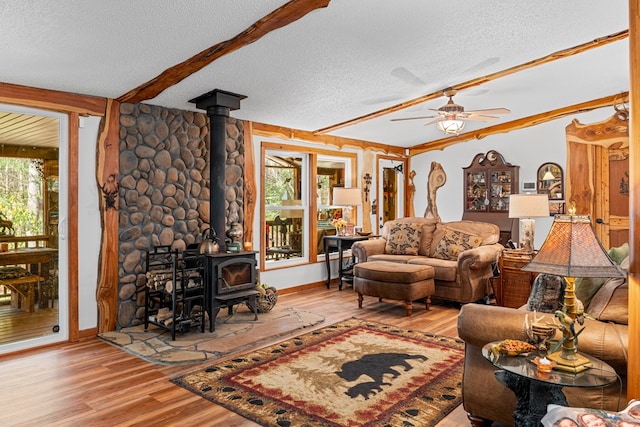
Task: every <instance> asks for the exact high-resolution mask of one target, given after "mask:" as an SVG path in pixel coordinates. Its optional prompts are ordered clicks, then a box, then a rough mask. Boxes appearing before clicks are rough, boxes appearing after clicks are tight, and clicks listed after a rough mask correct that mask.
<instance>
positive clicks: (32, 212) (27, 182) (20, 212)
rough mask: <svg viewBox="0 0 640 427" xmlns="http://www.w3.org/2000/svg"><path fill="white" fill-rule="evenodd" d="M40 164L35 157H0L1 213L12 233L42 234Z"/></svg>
mask: <svg viewBox="0 0 640 427" xmlns="http://www.w3.org/2000/svg"><path fill="white" fill-rule="evenodd" d="M42 193H43V184H42V164H41V162H39V161H38V160H34V159H21V158H7V157H0V214H2V215H4V217H5V219H6V220H9V221H11V222H12V223H13V230H14V231H13V234H14V235H15V236H37V235H42V234H44V215H43V212H44V207H43V194H42Z"/></svg>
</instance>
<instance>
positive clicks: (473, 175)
mask: <svg viewBox="0 0 640 427" xmlns="http://www.w3.org/2000/svg"><path fill="white" fill-rule="evenodd" d="M465 182H466V188H467V190H466V192H467V194H466V209H467V210H468V211H478V212H483V211H486V210H487V208H488V205H489V199H488V198H487V173H486V172H467V177H466V180H465Z"/></svg>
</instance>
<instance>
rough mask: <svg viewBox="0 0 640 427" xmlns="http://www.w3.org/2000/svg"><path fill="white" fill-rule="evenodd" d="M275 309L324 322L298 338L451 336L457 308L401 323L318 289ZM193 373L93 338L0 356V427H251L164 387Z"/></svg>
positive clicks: (459, 414)
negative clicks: (364, 329) (368, 325)
mask: <svg viewBox="0 0 640 427" xmlns="http://www.w3.org/2000/svg"><path fill="white" fill-rule="evenodd" d="M278 304H283V305H288V306H294V307H297V308H300V309H303V310H307V311H311V312H314V313H321V314H323V315H324V316H325V317H326V320H325V321H324V322H323V323H321V324H320V325H318V326H316V327H314V328H309V329H305V330H303V331H302V332H301V333H306V332H308V331H310V330H312V329H315V328H321V327H323V326H326V325H329V324H331V323H335V322H337V321H340V320H344V319H347V318H350V317H358V318H363V319H369V320H374V321H378V322H383V323H387V324H393V325H396V326H398V327H401V328H407V329H408V328H411V329H419V330H424V331H429V332H433V333H437V334H442V335H447V336H451V337H457V327H456V324H457V315H458V310H459V308H458V306H457V305H453V304H448V303H441V302H438V301H434V302H433V303H432V305H431V309H430V310H429V311H428V312H427V311H426V310H425V309H424V306H423V305H421V304H415V307H414V312H413V315H412V316H411V317H406V316H405V309H404V306H403V305H402V304H401V303H399V302H389V303H379V302H378V299H377V298H372V297H365V300H364V307H363V309H362V310H359V309H358V308H357V307H358V305H357V296H356V294H355V293H354V292H353V291H352V289H351V288H347V289H344V290H342V291H338V290H337V288H336V287H332V288H331V289H330V290H327V289H326V288H324V287H322V288H314V289H310V290H305V291H301V292H296V293H291V294H284V295H280V297H279V301H278ZM298 332H300V331H298ZM286 338H288V337H281V338H280V339H279V340H282V339H286ZM274 342H275V341H274ZM269 344H272V343H269ZM197 368H198V365H188V366H162V365H153V364H150V363H147V362H145V361H143V360H141V359H139V358H137V357H135V356H132V355H129V354H128V353H125V352H124V351H122V350H120V349H118V348H116V347H114V346H111V345H109V344H106V343H105V342H103V341H101V340H100V339H98V338H95V339H91V340H88V341H84V342H79V343H66V344H61V345H56V346H52V347H48V348H44V349H38V350H33V351H29V352H24V353H22V354H17V355H13V356H3V357H0V372H2V387H1V391H0V404H1V405H2V411H0V425H2V426H35V425H38V426H43V425H46V426H65V427H67V426H89V425H90V426H133V425H145V426H148V425H207V426H225V427H249V426H256V425H257V424H255V423H253V422H252V421H249V420H247V419H245V418H243V417H241V416H239V415H237V414H235V413H233V412H231V411H228V410H226V409H224V408H222V407H220V406H217V405H215V404H213V403H211V402H209V401H207V400H205V399H202V398H200V397H199V396H196V395H195V394H193V393H190V392H188V391H186V390H184V389H182V388H180V387H178V386H175V385H173V384H171V383H170V382H169V381H168V379H169V378H172V377H175V376H178V375H181V374H184V373H187V372H190V371H193V370H195V369H197ZM465 425H466V426H468V425H470V423H469V422H468V421H467V418H466V415H465V413H464V410H463V409H462V407H459V408H458V409H456V410H455V411H454V412H452V413H451V414H449V416H447V418H446V419H444V420H443V421H441V422H440V423H439V424H438V427H454V426H465Z"/></svg>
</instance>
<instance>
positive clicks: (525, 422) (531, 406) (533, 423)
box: [482, 341, 618, 427]
mask: <svg viewBox="0 0 640 427" xmlns="http://www.w3.org/2000/svg"><path fill="white" fill-rule="evenodd" d="M499 343H500V341H495V342H490V343H489V344H486V345H485V346H484V347H482V355H483V356H484V357H485V358H486V359H487V360H488V361H489V362H491V364H493V366H495V367H496V368H498V371H496V372H495V376H496V378H497V379H498V381H500V382H501V383H502V384H504V385H505V386H507V387H508V388H509V389H510V390H511V391H513V392H514V394H515V395H516V399H517V403H516V410H515V411H514V413H513V420H514V422H515V424H514V426H515V427H539V426H540V420H541V419H542V417H543V416H544V415H545V414H546V413H547V405H548V404H551V403H553V404H556V405H562V406H568V404H567V398H566V397H565V395H564V393H563V392H562V388H563V387H605V386H608V385H610V384H613V383H614V382H615V381H617V379H618V375H617V374H616V371H615V370H614V369H613V368H612V367H611V366H609V365H608V364H607V363H605V362H603V361H601V360H599V359H597V358H595V357H593V356H590V355H588V354H585V353H580V354H581V355H583V356H584V357H586V358H587V359H589V363H590V364H591V367H590V368H589V369H587V370H585V371H582V372H579V373H577V374H574V373H571V372H564V371H556V370H553V371H551V373H550V374H547V375H544V376H540V375H539V374H538V368H537V367H536V365H534V364H533V362H532V360H533V359H534V358H535V357H536V356H538V354H537V352H532V353H529V354H528V355H520V356H506V355H498V356H494V354H493V353H492V352H491V349H492V348H493V347H494V346H495V345H497V344H499ZM534 353H535V354H534Z"/></svg>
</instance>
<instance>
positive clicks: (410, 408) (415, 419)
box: [172, 319, 464, 427]
mask: <svg viewBox="0 0 640 427" xmlns="http://www.w3.org/2000/svg"><path fill="white" fill-rule="evenodd" d="M463 349H464V344H463V342H462V341H460V340H458V339H454V338H449V337H444V336H438V335H433V334H430V333H425V332H421V331H414V330H401V329H398V328H396V327H394V326H389V325H385V324H382V323H377V322H371V321H364V320H359V319H350V320H346V321H344V322H340V323H336V324H334V325H331V326H326V327H324V328H321V329H318V330H316V331H313V332H309V333H306V334H304V335H301V336H298V337H295V338H291V339H288V340H286V341H284V342H282V343H279V344H275V345H271V346H269V347H266V348H263V349H260V350H257V351H253V352H250V353H246V354H243V355H238V356H236V357H234V358H232V359H230V360H226V361H223V362H219V363H217V364H214V365H211V366H209V367H207V368H204V369H200V370H197V371H195V372H192V373H190V374H187V375H183V376H180V377H177V378H174V379H173V380H172V382H174V383H175V384H178V385H180V386H182V387H184V388H186V389H187V390H190V391H191V392H193V393H196V394H198V395H200V396H202V397H204V398H205V399H208V400H210V401H211V402H214V403H216V404H219V405H221V406H223V407H225V408H227V409H229V410H231V411H234V412H236V413H238V414H240V415H242V416H244V417H246V418H248V419H250V420H253V421H255V422H257V423H259V424H261V425H263V426H282V427H285V426H354V427H356V426H407V427H408V426H416V427H417V426H423V427H426V426H433V425H435V424H437V423H438V422H439V421H440V420H441V419H442V418H444V417H445V416H446V415H447V414H448V413H449V412H451V411H452V410H453V409H455V408H456V407H457V406H458V405H459V404H460V403H461V401H462V397H461V381H462V367H463V359H464V351H463Z"/></svg>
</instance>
